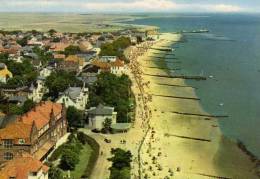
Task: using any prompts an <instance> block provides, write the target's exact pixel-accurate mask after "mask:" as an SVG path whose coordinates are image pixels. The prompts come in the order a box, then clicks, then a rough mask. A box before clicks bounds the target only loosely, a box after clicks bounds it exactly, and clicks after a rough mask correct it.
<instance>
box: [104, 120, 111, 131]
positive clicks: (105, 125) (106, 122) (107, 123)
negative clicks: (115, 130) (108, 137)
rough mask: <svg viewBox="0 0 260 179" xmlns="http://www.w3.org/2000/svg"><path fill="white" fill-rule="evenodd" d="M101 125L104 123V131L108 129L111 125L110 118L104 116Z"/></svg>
mask: <svg viewBox="0 0 260 179" xmlns="http://www.w3.org/2000/svg"><path fill="white" fill-rule="evenodd" d="M103 125H104V129H105V130H106V131H109V130H110V128H111V125H112V119H111V118H106V119H105V121H104V123H103Z"/></svg>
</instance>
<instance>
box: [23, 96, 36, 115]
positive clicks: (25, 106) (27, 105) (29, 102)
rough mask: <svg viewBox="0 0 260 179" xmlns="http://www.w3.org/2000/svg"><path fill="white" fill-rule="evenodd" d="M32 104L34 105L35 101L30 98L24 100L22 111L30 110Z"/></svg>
mask: <svg viewBox="0 0 260 179" xmlns="http://www.w3.org/2000/svg"><path fill="white" fill-rule="evenodd" d="M34 106H35V103H34V102H33V101H32V100H30V99H28V100H26V101H25V102H24V104H23V112H24V113H26V112H28V111H30V110H31V109H32V108H33V107H34Z"/></svg>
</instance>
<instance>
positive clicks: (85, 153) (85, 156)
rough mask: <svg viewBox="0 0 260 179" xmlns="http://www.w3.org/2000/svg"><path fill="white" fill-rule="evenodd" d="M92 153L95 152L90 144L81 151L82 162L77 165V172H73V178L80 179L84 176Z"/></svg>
mask: <svg viewBox="0 0 260 179" xmlns="http://www.w3.org/2000/svg"><path fill="white" fill-rule="evenodd" d="M92 151H93V150H92V148H91V147H90V145H88V144H85V145H84V147H83V149H82V150H81V151H80V156H79V159H80V161H79V163H78V164H77V165H76V168H75V170H73V171H71V177H72V178H74V179H80V177H81V176H82V175H83V174H84V172H85V170H86V167H87V165H88V161H89V158H90V156H91V153H92Z"/></svg>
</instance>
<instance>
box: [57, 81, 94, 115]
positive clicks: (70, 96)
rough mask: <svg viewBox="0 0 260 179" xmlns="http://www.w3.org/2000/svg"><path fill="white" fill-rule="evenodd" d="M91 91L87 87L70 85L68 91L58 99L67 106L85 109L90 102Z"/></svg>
mask: <svg viewBox="0 0 260 179" xmlns="http://www.w3.org/2000/svg"><path fill="white" fill-rule="evenodd" d="M88 97H89V92H88V88H86V87H85V85H84V86H83V87H69V88H68V89H67V90H66V91H64V92H63V93H61V94H60V97H59V98H58V100H57V101H56V102H57V103H61V104H64V105H65V107H66V108H68V107H69V106H73V107H75V108H76V109H78V110H82V111H83V110H85V108H86V105H87V103H88Z"/></svg>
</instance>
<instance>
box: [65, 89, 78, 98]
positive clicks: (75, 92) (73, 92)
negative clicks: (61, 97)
mask: <svg viewBox="0 0 260 179" xmlns="http://www.w3.org/2000/svg"><path fill="white" fill-rule="evenodd" d="M80 92H81V88H80V87H69V88H68V89H67V90H66V91H65V92H64V94H66V95H68V96H69V97H70V98H71V99H73V100H76V99H77V97H78V96H79V95H80Z"/></svg>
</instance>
